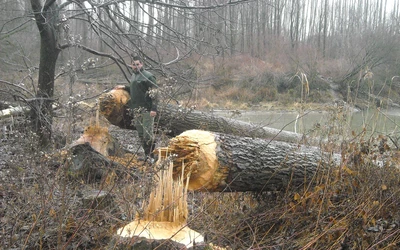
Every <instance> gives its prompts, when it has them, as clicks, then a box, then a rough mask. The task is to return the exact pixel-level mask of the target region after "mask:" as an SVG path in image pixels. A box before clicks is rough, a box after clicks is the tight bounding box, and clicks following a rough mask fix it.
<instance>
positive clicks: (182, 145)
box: [159, 130, 340, 192]
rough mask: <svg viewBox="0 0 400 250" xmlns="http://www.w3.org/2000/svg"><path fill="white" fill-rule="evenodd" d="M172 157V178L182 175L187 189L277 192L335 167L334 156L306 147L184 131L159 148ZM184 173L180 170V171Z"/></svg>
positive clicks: (166, 155)
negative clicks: (184, 177)
mask: <svg viewBox="0 0 400 250" xmlns="http://www.w3.org/2000/svg"><path fill="white" fill-rule="evenodd" d="M159 152H160V158H162V159H165V158H166V157H168V156H169V155H170V156H173V164H174V175H173V176H174V178H178V177H179V176H180V173H181V172H182V171H184V172H185V173H186V175H185V176H190V178H189V190H200V191H226V192H230V191H241V192H244V191H277V190H286V189H287V188H288V187H289V186H291V187H294V188H296V187H298V186H301V185H304V184H306V183H309V182H311V181H312V180H313V179H314V178H315V175H316V173H317V172H318V170H324V169H326V168H327V167H329V166H330V165H332V164H339V162H340V155H337V154H329V153H324V152H321V149H319V148H317V147H306V146H299V145H295V144H289V143H286V142H277V141H270V140H264V139H255V138H250V137H238V136H233V135H228V134H221V133H211V132H208V131H202V130H190V131H186V132H184V133H182V134H181V135H179V136H177V137H175V138H172V139H171V140H170V143H169V145H168V147H166V148H161V149H159ZM182 168H184V169H182Z"/></svg>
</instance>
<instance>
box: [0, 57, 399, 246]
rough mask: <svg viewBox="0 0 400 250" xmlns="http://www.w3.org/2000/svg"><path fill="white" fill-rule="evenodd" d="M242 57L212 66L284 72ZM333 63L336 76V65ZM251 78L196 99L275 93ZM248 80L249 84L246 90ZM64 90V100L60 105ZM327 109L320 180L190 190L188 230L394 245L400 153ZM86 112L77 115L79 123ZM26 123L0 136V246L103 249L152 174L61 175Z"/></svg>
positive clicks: (301, 241) (224, 102)
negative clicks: (268, 188) (95, 203)
mask: <svg viewBox="0 0 400 250" xmlns="http://www.w3.org/2000/svg"><path fill="white" fill-rule="evenodd" d="M243 60H245V62H247V63H248V64H249V65H250V66H254V67H250V68H246V69H242V68H240V71H237V72H235V73H234V74H233V73H232V69H235V67H237V66H238V65H236V64H233V65H231V66H230V67H227V66H226V67H225V72H223V71H222V70H219V71H218V70H214V71H215V72H219V73H218V74H221V72H222V73H223V74H225V75H230V74H231V73H232V75H233V76H235V77H237V76H240V75H241V74H244V73H245V72H250V73H251V74H250V75H252V76H254V75H259V74H260V72H264V71H265V70H266V69H271V70H276V71H275V72H277V73H276V74H283V72H286V70H285V69H284V65H285V59H281V60H280V59H279V60H278V59H276V61H275V62H270V63H265V64H264V63H263V62H260V61H252V60H251V59H250V58H247V59H246V58H245V59H243ZM237 61H239V60H237ZM233 62H234V60H232V63H233ZM240 62H243V61H240ZM333 63H334V66H332V72H334V74H336V73H337V71H340V70H341V69H340V63H337V62H333ZM204 65H205V66H204V67H206V68H205V69H206V70H211V69H213V64H212V63H211V62H209V63H208V64H204ZM240 65H242V63H240ZM255 66H257V67H255ZM262 79H264V78H262ZM265 79H270V78H268V77H266V78H265ZM225 82H226V81H225ZM259 82H262V81H259ZM259 82H258V83H259ZM253 83H254V82H252V84H250V83H249V82H246V84H248V85H244V86H242V85H240V84H237V83H234V82H229V81H228V82H226V85H221V86H219V88H216V87H210V88H207V89H201V90H199V91H198V94H197V95H196V99H195V101H196V102H195V103H196V104H197V105H199V106H202V107H207V108H221V107H226V108H230V109H233V108H234V109H237V108H238V107H239V109H245V108H249V107H254V105H255V104H254V103H252V100H254V98H259V96H258V97H257V95H259V93H262V95H263V96H272V94H270V92H269V91H271V89H270V87H269V86H264V85H262V84H261V85H260V84H258V85H257V84H255V83H254V84H253ZM250 85H252V86H256V87H254V88H253V89H251V88H250V87H249V86H250ZM107 87H110V86H108V85H107ZM58 88H62V86H59V87H58ZM79 88H80V90H82V92H81V93H101V91H99V90H98V89H96V90H94V89H93V86H92V85H90V86H89V89H86V86H85V85H84V84H83V85H80V86H79ZM83 90H85V91H86V92H84V91H83ZM62 91H64V92H66V90H65V89H64V90H62ZM62 91H60V92H62ZM271 93H272V92H271ZM65 94H67V93H62V98H61V99H60V100H63V102H62V103H64V101H65V102H66V99H65ZM311 94H313V90H312V89H311V90H310V95H311ZM210 97H212V100H211V98H210ZM281 98H285V101H287V102H288V103H293V100H294V99H293V96H292V95H290V94H288V93H284V94H280V93H278V94H277V95H276V96H275V99H273V98H272V99H271V100H275V101H276V100H280V99H281ZM243 100H246V101H243ZM189 103H193V100H190V101H189ZM262 103H263V102H260V103H259V104H260V105H262ZM301 108H302V107H299V109H301ZM330 112H331V113H330V116H329V118H328V119H329V124H330V125H331V126H329V127H326V128H321V129H316V130H315V131H314V132H313V133H314V135H315V136H320V137H321V138H323V139H325V140H321V141H323V143H321V145H320V146H321V149H323V150H325V151H328V152H329V151H335V152H339V153H341V155H342V163H341V165H340V166H337V167H335V168H331V169H330V170H329V171H327V172H324V173H318V175H317V176H315V179H316V180H317V181H316V182H317V184H316V185H315V186H304V187H303V188H302V189H301V190H293V189H291V188H290V187H288V189H287V191H286V192H279V193H206V192H196V193H189V194H188V212H189V215H188V224H189V226H190V227H191V228H193V229H194V230H196V231H198V232H201V233H202V234H203V235H205V236H206V238H207V241H208V242H212V243H213V245H216V246H221V247H227V248H228V249H360V250H361V249H399V247H400V198H399V197H400V196H399V192H400V185H399V184H400V178H399V176H400V173H399V168H398V167H399V164H400V154H399V153H398V149H397V148H396V147H395V146H394V145H393V144H391V143H390V142H391V141H390V139H389V138H387V137H385V136H381V135H380V136H369V135H368V134H367V133H362V134H353V133H352V132H351V131H349V129H348V120H346V119H347V116H346V114H347V113H346V112H347V111H346V110H340V109H332V110H331V111H330ZM84 118H86V117H84V115H83V116H82V115H81V118H80V119H82V121H81V122H82V123H83V122H85V121H83V120H84ZM381 118H382V117H380V118H379V117H378V116H376V118H375V120H370V121H368V124H369V125H370V126H371V127H374V123H375V122H377V120H378V119H381ZM20 119H25V117H22V118H20ZM60 120H61V118H59V119H56V121H57V123H56V124H54V127H55V133H56V134H59V135H61V137H63V136H64V135H65V134H66V132H65V131H66V130H67V127H68V126H69V125H71V124H68V122H65V120H61V122H59V121H60ZM71 122H72V121H71ZM73 122H74V123H75V122H76V123H78V122H79V119H76V120H74V121H73ZM74 126H78V125H76V124H74ZM26 127H27V126H25V125H23V126H19V127H18V126H15V127H13V130H12V131H9V132H7V134H1V144H0V154H1V157H0V228H1V231H0V245H1V246H2V247H3V248H4V249H107V246H108V244H109V241H110V239H111V238H112V236H113V235H114V234H115V232H116V230H117V229H118V228H120V227H121V226H122V225H125V224H126V223H128V222H130V221H132V220H134V219H135V218H136V216H137V214H141V215H143V214H144V210H143V204H144V203H146V201H147V199H148V197H149V195H150V191H151V190H152V189H153V188H154V182H153V179H152V177H153V174H154V172H152V171H150V170H149V169H148V168H141V170H142V172H141V173H144V174H145V175H144V176H148V178H138V176H137V175H135V171H133V170H132V168H131V167H129V168H126V169H124V170H123V171H122V174H121V173H120V174H121V176H122V177H121V178H104V179H103V180H102V181H100V182H99V183H91V184H85V183H83V181H82V180H78V179H74V178H71V177H68V171H67V170H68V161H67V162H61V163H60V162H57V161H47V160H45V157H44V152H40V151H38V150H37V147H36V140H37V138H36V137H35V136H34V135H33V134H31V133H30V132H29V130H27V128H26ZM71 131H72V132H71V133H73V134H72V135H71V137H73V138H75V139H77V138H79V136H80V129H76V130H71ZM114 134H118V135H119V136H118V138H117V139H118V140H119V141H123V144H124V146H126V147H129V146H132V145H129V144H131V143H132V141H135V140H136V139H137V138H135V136H134V134H130V133H128V132H126V131H123V130H121V131H117V132H116V133H114ZM135 153H137V151H135ZM121 163H123V162H121ZM381 163H382V164H381ZM127 165H128V164H127ZM141 176H142V177H143V175H141ZM86 189H88V190H99V191H100V190H103V191H106V192H109V193H110V195H111V196H112V199H113V202H112V203H111V204H109V205H108V206H105V207H101V208H100V207H94V208H93V207H91V208H88V207H85V206H84V204H83V200H82V194H83V193H84V192H83V191H84V190H86ZM210 248H211V247H210Z"/></svg>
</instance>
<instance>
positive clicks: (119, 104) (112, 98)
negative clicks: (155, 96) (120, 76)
mask: <svg viewBox="0 0 400 250" xmlns="http://www.w3.org/2000/svg"><path fill="white" fill-rule="evenodd" d="M129 99H130V96H129V93H128V92H127V91H125V90H122V89H113V90H111V91H110V92H107V93H104V94H102V95H101V96H100V97H99V110H100V114H102V115H103V116H104V117H105V118H106V119H107V120H108V121H110V122H111V124H119V123H120V122H121V120H122V119H123V112H124V105H125V104H127V103H128V101H129Z"/></svg>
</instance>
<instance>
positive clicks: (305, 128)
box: [214, 109, 400, 135]
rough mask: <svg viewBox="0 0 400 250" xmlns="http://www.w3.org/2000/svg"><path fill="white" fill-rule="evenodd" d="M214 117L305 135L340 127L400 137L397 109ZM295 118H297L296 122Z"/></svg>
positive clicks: (237, 113) (223, 112)
mask: <svg viewBox="0 0 400 250" xmlns="http://www.w3.org/2000/svg"><path fill="white" fill-rule="evenodd" d="M214 112H215V114H217V115H221V116H224V117H229V118H234V119H237V120H241V121H245V122H251V123H253V124H257V125H260V126H267V127H272V128H276V129H283V130H287V131H291V132H297V133H308V132H309V131H312V130H314V129H315V128H328V127H329V126H333V125H335V126H338V124H341V126H342V128H345V129H346V130H348V131H349V132H351V131H354V132H355V133H359V132H361V131H362V130H363V129H364V128H365V129H366V131H367V133H368V134H385V135H388V134H399V133H400V127H399V125H400V109H390V110H381V111H380V110H378V109H369V110H364V111H358V112H346V113H332V112H325V111H324V112H322V111H321V112H319V111H311V112H304V115H303V116H300V115H299V113H298V112H286V111H283V112H282V111H235V112H231V111H226V110H221V111H214ZM296 118H298V119H297V120H296Z"/></svg>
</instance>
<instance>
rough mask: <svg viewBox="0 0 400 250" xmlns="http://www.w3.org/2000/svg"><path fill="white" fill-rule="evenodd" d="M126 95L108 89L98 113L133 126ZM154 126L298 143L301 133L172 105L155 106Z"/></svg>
mask: <svg viewBox="0 0 400 250" xmlns="http://www.w3.org/2000/svg"><path fill="white" fill-rule="evenodd" d="M128 101H129V94H128V92H126V91H125V90H121V89H120V90H112V91H110V92H108V93H104V94H103V95H102V96H101V97H100V98H99V107H100V113H101V114H102V115H103V116H104V117H105V118H106V119H107V120H108V121H109V122H110V123H111V124H113V125H116V126H118V127H121V128H127V129H134V126H132V124H131V121H132V118H133V117H132V114H131V113H130V112H129V111H128V107H127V105H126V104H127V102H128ZM156 120H157V122H158V125H159V126H161V127H162V128H166V129H167V130H169V131H171V135H172V136H176V135H179V134H181V133H183V132H184V131H186V130H191V129H202V130H207V131H213V132H218V133H225V134H233V135H238V136H248V137H257V138H268V139H274V140H278V141H286V142H299V141H301V140H302V139H303V136H302V135H301V134H297V133H293V132H289V131H284V130H279V129H274V128H269V127H261V126H258V125H254V124H251V123H247V122H243V121H238V120H235V119H229V118H224V117H221V116H215V115H210V114H207V113H204V112H200V111H196V110H188V109H183V108H181V107H177V106H172V105H161V106H160V107H159V112H158V118H157V119H156Z"/></svg>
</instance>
